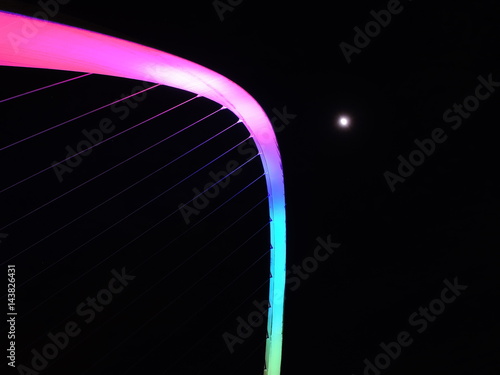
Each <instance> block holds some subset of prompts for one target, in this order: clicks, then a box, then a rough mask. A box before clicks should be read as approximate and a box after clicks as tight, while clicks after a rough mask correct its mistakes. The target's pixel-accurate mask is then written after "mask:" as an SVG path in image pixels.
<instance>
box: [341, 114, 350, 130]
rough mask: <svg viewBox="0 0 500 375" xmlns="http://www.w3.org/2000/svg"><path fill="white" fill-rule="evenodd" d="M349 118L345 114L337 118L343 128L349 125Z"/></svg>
mask: <svg viewBox="0 0 500 375" xmlns="http://www.w3.org/2000/svg"><path fill="white" fill-rule="evenodd" d="M349 123H350V121H349V118H348V117H346V116H342V117H340V118H339V125H340V126H342V127H343V128H346V127H348V126H349Z"/></svg>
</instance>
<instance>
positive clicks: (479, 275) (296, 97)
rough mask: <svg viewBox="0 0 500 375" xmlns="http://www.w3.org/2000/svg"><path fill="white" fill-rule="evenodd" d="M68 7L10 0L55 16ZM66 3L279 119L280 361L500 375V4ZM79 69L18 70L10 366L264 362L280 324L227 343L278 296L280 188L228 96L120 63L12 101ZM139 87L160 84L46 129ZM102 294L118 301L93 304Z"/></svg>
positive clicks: (370, 371) (209, 367) (360, 374)
mask: <svg viewBox="0 0 500 375" xmlns="http://www.w3.org/2000/svg"><path fill="white" fill-rule="evenodd" d="M51 1H52V2H51ZM51 1H47V2H44V1H40V2H36V1H10V0H7V1H1V0H0V4H1V5H2V6H1V7H0V8H1V9H2V10H7V11H10V12H17V13H21V14H25V15H28V16H32V15H34V14H35V13H36V12H40V11H41V10H42V11H43V9H44V8H43V6H48V5H47V4H49V3H50V4H52V6H53V4H55V3H54V1H55V0H51ZM63 3H64V4H63ZM44 4H45V5H44ZM57 4H58V5H57V7H58V10H57V12H56V11H54V9H55V8H50V9H51V11H54V14H53V15H51V16H50V19H51V20H52V21H55V22H59V23H64V24H69V25H72V26H77V27H81V28H85V29H88V30H92V31H97V32H101V33H105V34H108V35H112V36H116V37H119V38H122V39H127V40H130V41H133V42H137V43H140V44H143V45H146V46H150V47H153V48H157V49H159V50H162V51H165V52H169V53H171V54H174V55H177V56H181V57H183V58H186V59H188V60H191V61H194V62H196V63H198V64H201V65H203V66H206V67H208V68H210V69H212V70H214V71H216V72H218V73H221V74H223V75H225V76H226V77H228V78H230V79H231V80H233V81H234V82H236V83H238V84H239V85H240V86H241V87H243V88H244V89H245V90H247V91H248V92H249V93H250V94H251V95H252V96H253V97H254V98H255V99H256V100H257V101H258V102H259V104H260V105H261V106H262V108H263V109H264V111H265V112H266V113H267V114H268V116H269V118H275V120H274V121H275V123H276V125H277V126H276V128H275V130H276V135H277V139H278V144H279V148H280V152H281V156H282V161H283V170H284V178H285V188H286V203H287V270H289V277H288V278H287V280H288V283H287V287H286V293H285V317H284V319H285V320H284V321H285V323H284V337H283V338H284V340H283V357H282V370H281V374H283V375H292V374H293V375H295V374H332V375H352V374H354V375H396V374H405V375H424V374H425V375H434V374H436V375H437V374H440V375H442V374H453V375H498V374H500V361H499V356H498V352H499V350H500V340H499V337H500V325H499V323H498V307H497V305H498V302H497V300H498V298H499V297H500V294H499V291H498V290H499V287H500V280H499V277H498V275H499V267H500V263H499V259H500V257H498V256H497V252H498V249H500V247H499V245H500V241H499V239H500V238H499V235H498V226H499V224H500V214H499V213H500V199H499V196H498V191H499V187H500V183H499V181H500V180H499V179H498V178H497V171H498V161H499V158H498V145H497V144H498V140H497V135H498V134H499V133H498V131H497V128H498V124H499V116H498V114H497V112H496V111H497V110H498V108H499V106H498V104H499V96H498V95H499V93H498V91H500V64H499V63H500V59H499V57H500V53H499V50H498V48H499V46H500V26H499V23H498V19H499V17H500V3H499V2H498V1H493V0H484V1H472V0H471V1H451V0H443V1H439V2H431V1H424V0H413V1H412V0H401V1H396V0H390V1H385V0H384V1H376V2H367V1H351V2H341V3H335V2H332V3H331V4H330V3H326V2H323V3H321V2H291V1H281V0H277V1H260V0H243V1H239V0H220V1H212V0H205V1H196V2H195V1H170V0H167V1H164V2H153V1H149V2H144V1H143V2H137V1H135V2H124V1H115V0H111V1H110V0H106V1H99V2H98V1H94V0H88V1H81V0H65V1H60V2H59V3H57ZM42 5H43V6H42ZM47 9H49V8H47ZM381 24H383V25H381ZM1 32H2V25H0V33H1ZM80 75H82V74H79V73H74V72H60V71H44V70H38V69H22V68H7V67H2V68H1V69H0V77H1V79H2V85H1V89H0V110H1V111H2V112H1V113H2V122H1V127H0V149H1V150H0V161H1V166H2V170H3V173H2V175H1V178H0V204H1V206H0V213H1V215H0V220H1V221H0V236H1V237H0V241H1V242H0V254H1V260H2V261H1V263H2V275H3V276H2V280H4V283H5V284H3V285H5V287H4V290H6V288H7V265H8V264H15V266H16V308H17V311H18V316H17V317H16V319H17V321H16V366H17V368H16V369H14V368H11V367H9V366H8V365H7V363H8V362H9V360H8V359H6V360H4V361H3V363H2V370H1V371H0V373H2V374H3V373H5V374H30V375H33V374H34V375H37V374H39V373H40V374H68V375H69V374H85V375H90V374H95V375H97V374H146V373H154V374H172V375H177V374H182V375H196V374H224V375H226V374H227V375H233V374H245V375H246V374H249V375H250V374H252V375H257V374H262V371H263V366H264V349H265V337H266V329H265V323H262V322H264V319H263V318H264V317H262V316H260V319H261V324H257V323H256V324H255V327H254V328H252V330H253V332H252V333H251V334H249V337H248V338H244V339H242V338H241V337H240V338H239V340H240V341H241V342H237V343H233V346H232V349H234V353H231V352H230V350H229V349H228V345H226V343H225V341H224V337H226V339H227V337H228V336H227V334H226V336H224V334H225V333H228V332H229V333H230V334H232V335H235V336H233V337H236V336H237V333H236V332H237V330H238V329H240V330H241V329H242V328H241V324H240V322H241V321H248V317H249V315H251V314H252V313H253V312H255V311H259V308H258V307H257V306H256V304H257V302H259V303H261V306H263V305H264V304H265V303H264V302H265V301H266V299H267V298H268V286H269V284H268V281H267V280H268V278H269V225H268V219H269V217H268V207H267V201H266V195H267V192H266V186H265V183H264V179H263V177H262V174H263V170H262V166H261V165H260V162H259V158H258V157H256V156H255V153H254V151H253V150H254V149H253V143H252V141H251V140H248V139H247V137H248V133H246V131H245V129H244V127H242V126H241V125H240V126H233V125H234V124H235V122H236V118H235V116H233V115H232V114H231V113H228V111H224V110H221V111H218V109H219V106H217V104H214V103H212V102H210V101H208V100H205V99H203V98H199V99H194V100H192V101H191V100H190V99H192V98H193V97H194V95H193V94H191V93H188V92H183V91H180V90H176V89H172V88H169V87H151V86H152V85H151V84H145V83H144V82H135V81H133V82H132V81H129V80H125V79H121V78H116V77H103V76H97V75H90V76H86V77H82V78H78V79H75V80H72V81H70V82H67V83H65V84H61V85H58V86H56V87H53V88H50V89H47V90H44V91H40V92H37V93H34V94H30V95H26V96H22V97H19V98H17V99H13V100H9V101H5V102H1V100H2V99H6V98H9V97H12V96H15V95H18V94H21V93H23V92H27V91H30V90H34V89H37V88H40V87H43V86H46V85H50V84H53V83H56V82H60V81H63V80H68V79H71V78H75V77H78V76H80ZM138 85H142V86H141V88H140V90H147V91H146V92H145V94H143V96H132V97H131V98H130V100H129V101H128V102H126V101H123V102H120V103H119V104H116V105H115V106H114V107H110V106H108V107H105V108H103V109H102V110H100V111H96V112H94V113H92V114H90V115H89V116H85V117H84V118H81V119H77V120H75V121H74V122H72V123H71V124H72V125H73V126H71V124H68V125H65V126H60V127H58V128H57V129H53V130H51V131H50V132H44V130H46V129H48V128H51V127H54V126H55V125H57V124H60V123H62V122H64V121H66V120H68V119H70V118H72V117H75V116H77V115H79V114H81V113H86V112H88V111H91V110H93V109H96V108H98V107H101V106H105V105H106V104H107V103H111V102H113V101H115V100H118V99H120V98H124V97H125V96H128V95H133V94H134V93H137V92H138V91H139V89H137V90H136V88H137V87H138ZM134 90H135V91H134ZM134 98H135V99H134ZM185 101H188V103H187V104H185V105H183V106H182V107H181V108H179V109H176V110H173V111H171V112H168V113H166V114H165V115H162V116H160V117H158V118H156V119H154V120H152V121H149V120H148V119H150V118H151V117H152V116H155V115H156V114H158V113H160V112H164V111H166V110H167V109H169V108H171V107H173V106H175V105H177V104H179V103H182V102H185ZM213 112H216V113H215V114H213V115H211V116H210V117H209V118H207V119H206V120H204V121H203V124H202V125H203V126H193V127H192V128H189V129H188V130H187V131H185V132H184V131H183V132H180V131H181V130H182V129H183V128H184V127H186V126H188V125H189V124H192V123H193V122H196V121H197V120H199V119H201V118H203V117H205V116H208V114H211V113H213ZM342 115H344V116H347V117H348V118H349V119H350V123H349V126H348V127H346V128H343V127H341V126H339V124H338V119H339V117H340V116H342ZM103 119H108V120H109V121H108V122H106V120H103ZM103 121H104V122H103ZM143 122H144V123H145V125H144V126H138V127H135V126H136V125H137V124H140V123H143ZM156 125H158V126H156ZM99 126H102V128H99ZM226 128H229V130H225V129H226ZM93 129H94V130H95V129H101V130H102V129H104V130H106V131H107V132H106V131H104V130H102V131H101V132H100V133H99V134H100V135H99V134H98V133H96V132H95V131H94V130H93ZM92 131H94V132H93V133H92ZM39 132H44V133H43V134H40V135H38V136H36V137H34V138H33V139H28V140H26V141H23V142H21V143H19V144H16V145H14V146H12V147H8V148H6V146H8V145H10V144H12V143H15V142H17V141H19V140H22V139H25V138H27V137H29V136H31V135H33V134H37V133H39ZM85 132H86V133H85ZM89 132H90V133H89ZM177 132H180V134H178V135H176V133H177ZM91 133H92V134H93V135H89V137H94V139H98V140H99V142H100V141H101V140H107V139H108V138H110V139H109V141H105V142H104V143H103V145H102V146H100V147H96V148H95V149H93V150H92V152H91V153H89V154H88V155H87V156H84V157H82V159H81V161H80V162H77V161H73V162H74V165H73V166H70V165H69V164H66V165H67V167H66V169H65V170H64V169H59V175H58V173H57V172H55V170H54V168H52V167H51V163H53V162H54V161H61V160H63V159H65V157H66V154H67V150H68V149H67V148H66V147H67V145H68V147H76V145H77V144H78V142H79V141H81V140H82V139H85V138H84V134H91ZM117 134H120V135H119V136H118V135H117ZM101 136H102V139H101V138H100V137H101ZM115 136H116V137H115ZM212 137H213V140H211V141H210V142H209V143H207V144H204V143H203V144H202V142H204V141H206V140H207V139H209V138H212ZM165 138H167V141H165V142H164V143H162V144H161V145H159V146H158V147H155V148H154V149H151V150H149V151H147V152H146V151H144V150H146V149H147V148H148V147H150V146H151V145H152V144H154V143H156V142H158V141H160V140H162V139H165ZM87 139H90V138H88V137H87ZM200 145H201V146H200ZM192 149H194V151H192V152H190V150H192ZM142 151H144V152H143V153H142ZM225 151H227V153H226V154H224V156H223V157H221V158H219V156H220V155H221V154H222V153H223V152H225ZM185 153H186V156H184V154H185ZM138 154H140V155H139V156H138V157H133V156H134V155H138ZM181 156H182V157H181ZM129 158H130V161H127V163H126V164H125V163H124V162H123V161H124V160H126V159H129ZM177 158H179V161H176V160H177ZM211 160H214V162H213V163H211V164H210V165H206V164H207V163H208V162H209V161H211ZM122 162H123V163H122ZM234 163H237V165H238V166H239V169H236V170H234V169H235V168H236V166H235V164H234ZM160 168H161V170H160ZM157 170H159V172H158V173H156V172H155V171H157ZM197 170H200V172H199V173H197V174H196V175H191V172H193V173H194V171H197ZM231 170H234V174H232V175H230V176H231V178H230V179H228V180H223V181H222V182H221V184H220V185H219V187H218V188H217V190H214V191H216V192H217V193H214V194H213V195H214V197H213V198H212V197H209V198H208V200H207V202H205V203H206V204H205V203H204V202H203V201H198V203H196V204H198V205H199V207H198V208H199V209H198V210H197V213H196V214H190V213H188V214H186V212H187V211H185V214H184V216H183V215H182V213H181V211H180V210H179V205H181V206H182V204H183V203H186V202H189V201H190V200H191V199H193V197H194V196H195V194H196V193H195V192H194V191H195V190H196V189H198V190H197V191H198V192H200V191H203V187H204V186H205V184H206V183H207V182H214V181H216V180H217V179H216V178H214V177H213V176H223V175H224V174H221V173H222V171H225V172H226V173H227V172H230V171H231ZM41 171H43V172H41ZM38 172H40V173H38ZM153 172H154V173H153ZM101 174H102V176H101ZM150 174H151V176H149V175H150ZM30 176H33V177H32V178H29V179H27V177H30ZM96 176H99V177H96ZM146 177H147V179H146ZM143 178H144V181H142V180H141V179H143ZM25 179H27V180H26V181H24V180H25ZM139 180H141V181H142V182H141V183H138V181H139ZM136 183H137V184H136ZM167 189H168V191H167ZM119 192H120V194H119V195H117V194H118V193H119ZM194 202H195V201H193V202H191V207H195V208H196V206H194V204H195V203H194ZM202 206H203V207H202ZM205 206H206V207H205ZM191 212H192V211H191ZM186 215H187V217H188V219H187V221H186ZM321 244H323V251H324V252H322V253H321V254H322V255H323V258H322V260H318V255H317V254H319V253H318V251H316V249H317V247H318V246H321ZM325 244H326V245H325ZM328 250H330V252H328V253H327V251H328ZM315 254H316V257H315ZM324 254H328V256H324ZM311 257H312V258H314V259H313V260H311V259H312V258H311ZM311 262H312V263H311ZM124 275H125V276H124ZM126 275H129V276H126ZM127 277H128V278H127ZM112 278H115V281H114V283H113V282H110V280H111V279H112ZM120 280H121V281H120ZM117 285H120V287H118V286H117ZM122 287H123V288H122ZM111 289H113V290H116V292H112V293H111V292H109V290H111ZM106 290H108V292H105V291H106ZM118 290H119V291H118ZM103 291H104V292H103ZM99 293H100V296H101V298H106V297H105V296H112V297H111V298H112V301H109V303H108V304H106V305H105V306H101V305H98V304H96V305H94V306H95V307H93V306H92V305H90V304H89V303H90V302H89V300H87V298H92V297H96V296H97V295H98V294H99ZM106 293H107V294H106ZM103 296H104V297H103ZM8 303H9V300H8V298H7V294H5V295H3V294H2V309H4V306H5V308H7V306H8ZM264 310H265V309H264ZM254 315H255V314H254ZM256 315H258V314H256ZM72 324H73V325H72ZM238 327H239V328H238ZM7 329H8V325H7V323H5V324H4V328H3V329H2V332H3V333H2V335H4V339H2V343H4V345H6V349H8V348H9V341H10V340H8V339H7ZM61 332H66V333H62V334H61ZM69 332H72V333H73V336H72V337H70V335H69ZM58 335H59V336H58ZM240 336H241V335H240ZM51 337H52V338H54V337H59V338H60V340H62V341H60V342H59V345H60V346H61V347H59V348H58V349H57V353H53V352H51V351H50V348H49V349H47V345H48V344H49V345H50V343H51V342H53V341H54V340H56V341H57V339H54V340H52V339H51ZM65 337H66V338H67V342H66V341H65V340H64V338H65ZM51 340H52V341H51ZM395 342H396V343H397V344H395ZM44 348H45V354H43V353H44V352H43V351H44ZM5 351H6V350H4V352H5ZM37 353H38V354H37ZM51 355H53V357H51ZM49 357H50V358H49ZM21 365H22V367H19V366H21ZM37 367H38V368H37Z"/></svg>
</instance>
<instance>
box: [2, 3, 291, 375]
mask: <svg viewBox="0 0 500 375" xmlns="http://www.w3.org/2000/svg"><path fill="white" fill-rule="evenodd" d="M0 25H1V26H0V33H1V34H0V65H4V66H15V67H25V68H42V69H54V70H65V71H74V72H84V73H93V74H102V75H108V76H115V77H122V78H130V79H134V80H140V81H148V82H153V83H159V84H162V85H166V86H170V87H174V88H178V89H181V90H185V91H189V92H192V93H194V94H198V95H200V96H204V97H206V98H208V99H211V100H213V101H215V102H217V103H219V104H221V105H222V106H224V107H226V108H228V109H229V110H231V111H232V112H233V113H234V114H235V115H236V116H238V117H239V119H240V120H241V122H242V123H243V124H244V125H245V126H246V127H247V129H248V131H249V132H250V134H251V135H252V137H253V138H254V141H255V143H256V145H257V148H258V150H259V152H260V156H261V160H262V164H263V167H264V171H265V172H266V183H267V189H268V193H269V210H270V217H271V223H270V231H271V279H270V286H269V288H270V289H269V302H270V305H271V306H270V308H269V311H268V322H267V331H268V338H267V340H266V356H265V363H266V365H265V370H264V375H279V374H280V368H281V352H282V334H283V305H284V293H285V276H286V232H285V189H284V181H283V170H282V166H281V157H280V153H279V150H278V145H277V141H276V136H275V134H274V131H273V127H272V125H271V123H270V121H269V119H268V118H267V116H266V114H265V112H264V111H263V109H262V108H261V107H260V105H259V104H258V103H257V102H256V101H255V99H253V98H252V97H251V96H250V95H249V94H248V93H247V92H246V91H245V90H243V89H242V88H241V87H239V86H238V85H237V84H235V83H234V82H232V81H231V80H229V79H227V78H226V77H224V76H222V75H220V74H218V73H216V72H213V71H211V70H209V69H207V68H205V67H203V66H200V65H198V64H195V63H193V62H191V61H188V60H185V59H182V58H180V57H177V56H174V55H171V54H168V53H166V52H162V51H159V50H156V49H153V48H149V47H145V46H142V45H139V44H136V43H132V42H129V41H125V40H122V39H118V38H114V37H111V36H108V35H103V34H99V33H95V32H91V31H88V30H83V29H80V28H76V27H71V26H66V25H61V24H57V23H54V22H49V21H43V20H39V19H35V18H32V17H27V16H22V15H18V14H14V13H8V12H3V11H0ZM28 25H31V29H30V30H31V32H30V33H29V35H28V33H27V32H26V30H27V28H28V27H29V26H28ZM23 30H24V32H23Z"/></svg>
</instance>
